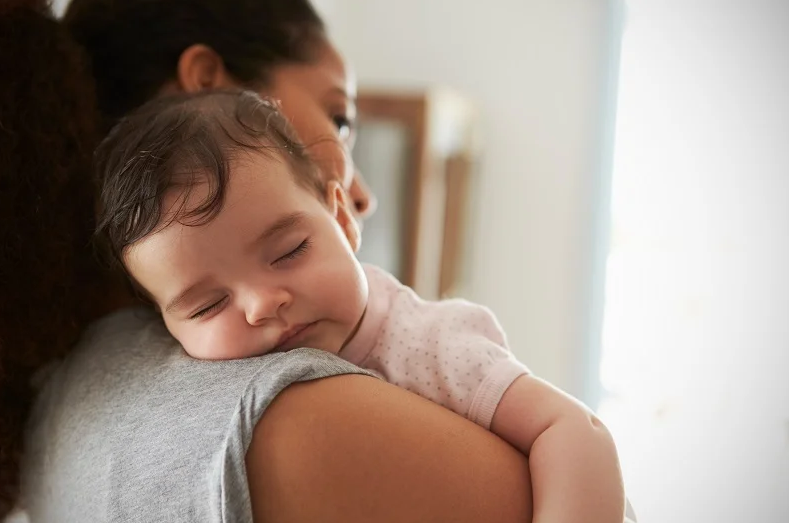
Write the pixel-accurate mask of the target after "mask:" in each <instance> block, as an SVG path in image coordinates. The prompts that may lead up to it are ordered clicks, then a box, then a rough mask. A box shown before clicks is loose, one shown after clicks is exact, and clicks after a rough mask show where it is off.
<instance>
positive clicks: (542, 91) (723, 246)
mask: <svg viewBox="0 0 789 523" xmlns="http://www.w3.org/2000/svg"><path fill="white" fill-rule="evenodd" d="M316 4H317V5H318V7H319V8H320V10H321V11H322V12H323V14H324V15H325V17H326V19H327V21H328V23H329V28H330V31H331V33H332V36H333V37H334V38H335V40H336V41H337V42H338V44H339V45H340V47H341V49H342V50H343V52H344V53H345V54H346V55H347V57H348V59H349V60H350V62H351V63H352V64H353V65H354V66H355V70H356V73H357V76H358V80H359V84H360V89H361V90H360V100H359V109H360V115H361V125H360V135H359V140H358V143H357V149H356V152H355V155H356V157H357V160H358V163H359V165H360V167H361V169H362V170H363V172H364V173H365V175H366V177H367V179H368V181H369V182H370V184H371V185H372V186H373V188H374V190H375V192H376V193H377V195H378V198H379V200H380V202H379V212H378V213H377V215H376V216H374V217H373V218H372V219H371V220H370V221H369V223H368V224H367V229H366V232H365V242H366V244H365V247H364V250H363V252H362V254H361V256H362V257H363V258H364V259H366V260H370V261H374V262H376V263H379V264H381V265H384V266H386V267H387V268H389V269H390V270H392V271H393V272H395V273H397V274H398V275H399V276H400V277H401V278H402V279H404V280H406V281H408V282H409V283H410V284H411V285H413V286H414V287H416V288H417V290H418V291H420V292H421V293H422V294H425V295H428V296H433V297H436V296H456V295H460V296H464V297H467V298H469V299H472V300H476V301H479V302H482V303H484V304H485V305H488V306H489V307H491V308H492V309H493V310H494V312H495V313H496V314H497V315H498V317H499V319H500V321H501V323H502V324H503V326H504V328H505V330H506V331H507V333H508V336H509V342H510V345H511V347H512V349H513V351H514V352H515V353H516V354H517V355H518V356H519V357H520V358H521V359H522V360H523V361H524V362H526V363H527V364H528V365H529V366H530V367H531V368H532V369H533V370H534V372H535V373H537V374H538V375H540V376H542V377H544V378H546V379H548V380H550V381H552V382H553V383H555V384H557V385H558V386H560V387H562V388H564V389H565V390H567V391H569V392H571V393H573V394H574V395H576V396H578V397H580V398H581V399H583V400H584V401H585V402H587V403H588V404H589V405H591V406H592V407H593V408H595V409H596V410H597V411H598V412H599V413H600V415H601V417H602V418H603V420H604V421H605V422H606V423H607V424H608V426H609V427H610V428H611V430H612V431H613V432H614V436H615V437H616V440H617V442H618V446H619V449H620V453H621V459H622V466H623V470H624V474H625V480H626V485H627V488H628V493H629V496H630V498H631V500H632V501H633V504H634V505H635V508H636V512H637V513H638V515H639V521H641V522H643V523H658V522H672V523H685V522H687V523H690V522H708V521H709V522H712V521H716V522H724V523H727V522H740V521H762V522H765V523H785V522H787V521H789V378H788V377H787V373H789V276H787V271H789V58H787V54H788V53H789V2H786V1H783V0H776V1H769V0H719V1H695V2H688V1H681V0H633V1H626V2H625V1H613V0H612V1H602V0H550V1H549V0H488V1H485V2H479V1H477V0H453V1H452V2H443V1H438V0H397V1H396V2H395V1H388V0H363V1H362V0H317V1H316Z"/></svg>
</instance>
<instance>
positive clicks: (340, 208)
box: [326, 180, 362, 252]
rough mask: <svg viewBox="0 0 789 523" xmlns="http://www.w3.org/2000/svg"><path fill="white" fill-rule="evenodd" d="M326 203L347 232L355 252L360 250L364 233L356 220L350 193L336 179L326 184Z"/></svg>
mask: <svg viewBox="0 0 789 523" xmlns="http://www.w3.org/2000/svg"><path fill="white" fill-rule="evenodd" d="M326 203H327V204H328V206H329V211H330V212H331V213H332V215H333V216H334V219H335V220H337V223H338V224H339V225H340V228H341V229H342V231H343V232H344V233H345V237H346V238H347V239H348V243H349V244H350V246H351V249H352V250H353V252H358V251H359V247H361V244H362V235H361V231H360V230H359V223H358V222H357V221H356V218H355V216H354V213H353V210H352V208H351V201H350V199H349V198H348V193H346V192H345V189H343V188H342V185H340V183H339V182H338V181H336V180H332V181H330V182H329V183H328V184H327V186H326Z"/></svg>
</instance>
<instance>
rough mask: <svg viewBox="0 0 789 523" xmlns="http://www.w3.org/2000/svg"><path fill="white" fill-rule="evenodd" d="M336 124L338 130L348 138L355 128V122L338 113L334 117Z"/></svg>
mask: <svg viewBox="0 0 789 523" xmlns="http://www.w3.org/2000/svg"><path fill="white" fill-rule="evenodd" d="M332 120H334V125H335V126H337V131H338V132H339V133H340V135H341V136H343V138H347V137H348V136H347V135H350V134H351V132H352V131H353V129H354V122H352V121H351V119H350V118H348V117H347V116H345V115H337V116H334V117H333V118H332Z"/></svg>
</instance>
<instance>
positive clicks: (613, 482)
mask: <svg viewBox="0 0 789 523" xmlns="http://www.w3.org/2000/svg"><path fill="white" fill-rule="evenodd" d="M490 429H491V431H492V432H494V433H495V434H497V435H498V436H500V437H502V438H503V439H504V440H505V441H507V442H509V443H510V444H511V445H513V446H514V447H515V448H517V449H519V450H520V451H521V452H523V453H524V455H526V456H529V464H530V466H531V475H532V478H533V482H534V492H533V496H534V521H535V523H571V522H575V521H585V522H590V523H592V522H594V523H612V522H620V521H622V520H623V519H624V514H625V492H624V486H623V483H622V473H621V471H620V468H619V457H618V456H617V452H616V446H615V445H614V441H613V438H612V437H611V434H610V433H609V432H608V430H607V429H606V427H605V426H604V425H603V424H602V422H600V420H599V419H597V417H596V416H595V415H594V414H593V413H592V412H591V411H590V410H589V409H588V408H587V407H586V406H585V405H583V404H582V403H580V402H579V401H578V400H576V399H575V398H573V397H571V396H569V395H568V394H565V393H564V392H562V391H561V390H559V389H557V388H556V387H553V386H552V385H550V384H549V383H546V382H545V381H543V380H541V379H539V378H536V377H534V376H529V375H524V376H521V377H520V378H518V379H517V380H515V381H514V382H513V384H512V385H511V386H510V387H509V389H507V391H506V392H505V393H504V396H503V397H502V398H501V402H500V403H499V405H498V407H497V408H496V413H495V414H494V416H493V420H492V422H491V427H490Z"/></svg>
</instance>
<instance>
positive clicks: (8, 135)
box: [0, 0, 106, 519]
mask: <svg viewBox="0 0 789 523" xmlns="http://www.w3.org/2000/svg"><path fill="white" fill-rule="evenodd" d="M47 4H48V3H47V2H45V1H43V0H38V1H37V0H17V1H8V0H4V1H3V2H2V3H0V71H3V80H2V82H0V166H2V167H0V519H3V518H4V516H5V515H6V514H7V513H8V512H9V511H10V510H11V509H12V508H13V506H14V504H15V503H16V501H17V498H18V495H19V475H20V459H21V456H22V451H23V448H22V447H23V445H22V441H23V432H24V426H25V423H26V419H27V416H28V412H29V410H30V407H31V405H32V402H33V397H34V390H33V388H32V386H31V377H32V376H33V375H34V373H35V372H36V371H37V370H38V369H40V368H42V367H43V366H44V365H45V364H47V363H48V362H50V361H52V360H54V359H55V358H57V357H60V356H62V355H64V354H65V353H66V352H67V351H68V350H69V349H70V348H71V347H73V346H74V344H75V343H76V341H77V339H78V337H79V335H80V333H81V331H82V330H83V328H84V327H85V326H86V325H87V324H88V322H89V321H91V320H92V319H93V317H95V316H96V315H98V314H100V313H101V311H100V310H99V307H100V306H99V305H98V304H99V303H102V304H103V303H106V301H104V300H101V299H99V296H100V295H101V294H103V290H100V289H99V287H101V285H102V283H101V282H102V281H103V280H102V278H103V273H101V272H100V271H99V269H98V264H96V263H95V255H94V252H93V251H92V249H91V248H90V242H91V234H92V230H93V229H94V227H95V221H94V209H95V197H94V196H95V193H94V186H93V183H92V178H91V175H90V172H91V168H90V161H91V154H92V152H93V148H94V147H95V145H96V142H97V134H96V130H97V127H98V125H97V124H98V116H97V111H96V106H95V97H94V92H93V86H92V82H91V80H90V76H89V74H88V73H87V70H86V66H85V61H84V60H83V57H82V54H81V52H80V49H79V47H78V46H77V45H76V44H75V43H74V42H73V41H72V39H71V38H70V36H69V34H68V32H67V31H66V29H65V28H64V27H62V26H61V25H60V24H59V23H58V22H57V21H55V20H54V19H53V18H52V16H51V14H50V13H49V12H48V7H47Z"/></svg>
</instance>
